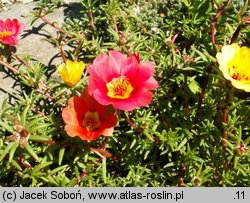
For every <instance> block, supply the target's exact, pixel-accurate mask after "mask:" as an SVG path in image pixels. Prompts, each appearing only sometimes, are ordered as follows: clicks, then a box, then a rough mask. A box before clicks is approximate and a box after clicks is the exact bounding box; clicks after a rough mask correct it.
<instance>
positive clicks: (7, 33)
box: [0, 31, 11, 39]
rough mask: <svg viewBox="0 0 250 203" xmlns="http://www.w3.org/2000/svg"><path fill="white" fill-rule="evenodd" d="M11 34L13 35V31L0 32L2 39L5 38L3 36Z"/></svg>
mask: <svg viewBox="0 0 250 203" xmlns="http://www.w3.org/2000/svg"><path fill="white" fill-rule="evenodd" d="M10 35H11V32H9V31H2V32H0V39H3V38H5V37H8V36H10Z"/></svg>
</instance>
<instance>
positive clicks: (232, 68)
mask: <svg viewBox="0 0 250 203" xmlns="http://www.w3.org/2000/svg"><path fill="white" fill-rule="evenodd" d="M249 58H250V49H249V48H247V47H241V48H240V49H239V50H238V51H237V52H236V54H235V56H234V57H233V59H232V60H231V61H229V63H228V68H229V74H230V76H231V77H232V78H233V79H234V80H238V81H249V80H250V64H249Z"/></svg>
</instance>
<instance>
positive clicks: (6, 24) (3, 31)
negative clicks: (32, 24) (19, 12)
mask: <svg viewBox="0 0 250 203" xmlns="http://www.w3.org/2000/svg"><path fill="white" fill-rule="evenodd" d="M24 28H25V26H24V24H23V23H20V22H18V20H17V19H13V20H11V19H9V18H7V19H6V20H5V21H3V20H0V42H2V43H3V44H7V45H17V44H18V39H17V37H18V35H19V34H21V33H22V32H23V30H24Z"/></svg>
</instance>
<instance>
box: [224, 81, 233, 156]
mask: <svg viewBox="0 0 250 203" xmlns="http://www.w3.org/2000/svg"><path fill="white" fill-rule="evenodd" d="M227 87H229V88H230V86H229V84H227ZM229 91H232V90H231V89H229ZM229 101H230V93H229V92H228V91H227V93H226V99H225V104H224V108H223V123H224V125H225V127H224V129H223V139H227V116H228V108H227V106H228V103H229ZM222 147H223V150H224V152H225V153H226V147H227V143H226V142H225V141H224V140H222Z"/></svg>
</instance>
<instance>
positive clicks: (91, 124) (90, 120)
mask: <svg viewBox="0 0 250 203" xmlns="http://www.w3.org/2000/svg"><path fill="white" fill-rule="evenodd" d="M82 124H83V126H84V127H85V128H87V130H88V131H89V130H95V129H97V128H99V127H100V125H101V121H100V119H99V114H98V112H97V111H95V112H91V111H87V112H86V113H85V116H84V119H83V122H82Z"/></svg>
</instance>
